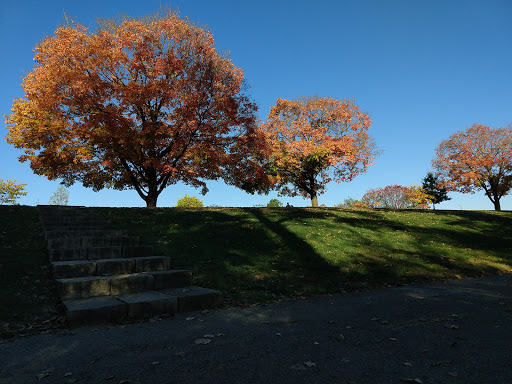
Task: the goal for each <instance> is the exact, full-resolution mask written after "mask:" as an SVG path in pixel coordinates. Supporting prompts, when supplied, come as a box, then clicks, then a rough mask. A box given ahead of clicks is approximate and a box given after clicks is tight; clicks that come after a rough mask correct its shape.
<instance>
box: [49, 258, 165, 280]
mask: <svg viewBox="0 0 512 384" xmlns="http://www.w3.org/2000/svg"><path fill="white" fill-rule="evenodd" d="M51 264H52V269H53V275H54V277H55V278H57V279H63V278H70V277H82V276H106V275H120V274H128V273H139V272H156V271H167V270H169V269H170V268H171V258H170V257H169V256H151V257H134V258H131V259H130V258H117V259H100V260H73V261H53V262H52V263H51Z"/></svg>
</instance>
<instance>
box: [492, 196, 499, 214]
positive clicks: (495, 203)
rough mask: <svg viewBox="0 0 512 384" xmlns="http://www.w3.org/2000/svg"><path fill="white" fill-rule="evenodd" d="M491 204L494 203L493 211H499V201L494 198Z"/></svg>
mask: <svg viewBox="0 0 512 384" xmlns="http://www.w3.org/2000/svg"><path fill="white" fill-rule="evenodd" d="M493 203H494V210H495V211H501V205H500V200H499V199H496V198H495V199H494V201H493Z"/></svg>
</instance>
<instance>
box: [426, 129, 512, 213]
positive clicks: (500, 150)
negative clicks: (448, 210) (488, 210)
mask: <svg viewBox="0 0 512 384" xmlns="http://www.w3.org/2000/svg"><path fill="white" fill-rule="evenodd" d="M432 164H433V166H434V169H435V170H436V174H437V175H438V176H439V180H440V184H441V185H442V186H443V187H445V188H446V189H447V190H449V191H457V192H462V193H474V192H475V191H476V190H478V189H483V190H484V191H485V195H486V196H487V197H488V198H489V200H491V202H492V203H493V204H494V209H495V210H496V211H500V210H501V205H500V199H501V198H502V197H503V196H505V195H507V194H508V192H509V191H510V189H511V188H512V128H510V127H508V128H499V129H491V128H490V127H487V126H484V125H480V124H474V125H472V126H471V127H469V128H468V129H466V130H465V131H461V132H457V133H454V134H453V135H451V136H450V137H449V138H448V139H447V140H444V141H443V142H442V143H441V144H439V146H438V147H437V149H436V157H435V159H434V160H433V162H432Z"/></svg>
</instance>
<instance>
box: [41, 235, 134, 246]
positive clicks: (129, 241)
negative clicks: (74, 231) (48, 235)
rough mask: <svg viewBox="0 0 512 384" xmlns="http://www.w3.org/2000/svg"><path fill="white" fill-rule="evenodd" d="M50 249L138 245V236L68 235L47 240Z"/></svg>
mask: <svg viewBox="0 0 512 384" xmlns="http://www.w3.org/2000/svg"><path fill="white" fill-rule="evenodd" d="M46 245H47V248H48V249H68V248H90V247H108V246H132V247H134V246H138V245H139V237H138V236H123V237H121V236H115V237H113V236H104V237H67V238H58V239H49V240H46Z"/></svg>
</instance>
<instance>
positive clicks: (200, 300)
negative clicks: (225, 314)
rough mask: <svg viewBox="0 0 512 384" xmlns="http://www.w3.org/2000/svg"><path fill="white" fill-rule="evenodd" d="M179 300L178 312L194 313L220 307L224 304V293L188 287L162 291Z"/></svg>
mask: <svg viewBox="0 0 512 384" xmlns="http://www.w3.org/2000/svg"><path fill="white" fill-rule="evenodd" d="M160 292H161V293H164V294H166V295H169V296H175V297H177V299H178V312H179V313H184V312H192V311H199V310H202V309H207V308H216V307H220V306H222V305H223V303H224V298H223V297H222V293H221V292H220V291H217V290H215V289H210V288H202V287H196V286H187V287H182V288H174V289H165V290H162V291H160Z"/></svg>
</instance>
